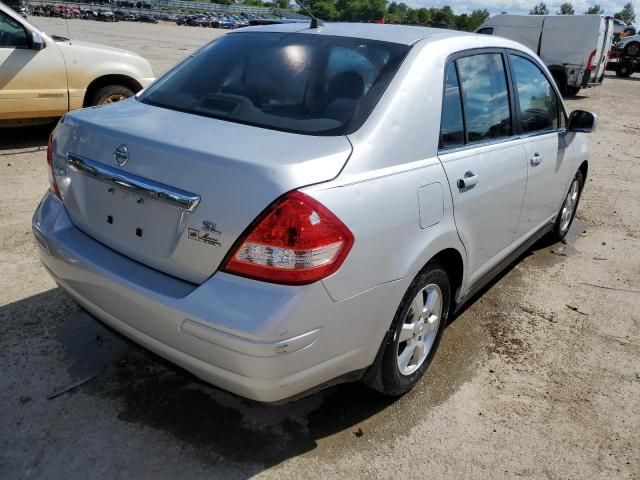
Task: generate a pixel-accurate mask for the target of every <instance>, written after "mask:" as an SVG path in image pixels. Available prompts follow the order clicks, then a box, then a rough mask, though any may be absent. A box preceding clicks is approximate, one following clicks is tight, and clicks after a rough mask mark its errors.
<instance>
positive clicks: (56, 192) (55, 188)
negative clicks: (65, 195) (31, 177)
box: [47, 133, 62, 199]
mask: <svg viewBox="0 0 640 480" xmlns="http://www.w3.org/2000/svg"><path fill="white" fill-rule="evenodd" d="M52 141H53V133H51V135H49V143H48V144H47V165H48V166H49V168H48V169H47V170H48V172H49V190H50V191H51V193H53V194H54V195H55V196H56V197H58V198H59V199H62V196H61V195H60V190H58V184H57V183H56V177H55V176H54V174H53V149H52V148H51V143H52Z"/></svg>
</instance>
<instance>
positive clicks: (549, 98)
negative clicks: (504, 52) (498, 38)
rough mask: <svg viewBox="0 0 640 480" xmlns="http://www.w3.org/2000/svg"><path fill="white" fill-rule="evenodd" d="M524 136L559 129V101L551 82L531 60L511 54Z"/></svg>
mask: <svg viewBox="0 0 640 480" xmlns="http://www.w3.org/2000/svg"><path fill="white" fill-rule="evenodd" d="M510 57H511V67H512V70H513V75H514V78H515V84H516V94H517V96H518V103H519V112H520V128H521V129H522V132H523V133H535V132H544V131H547V130H549V131H553V130H557V129H558V122H559V119H560V111H559V109H560V101H559V99H558V96H557V95H556V92H555V90H554V89H553V86H552V85H551V82H549V80H548V79H547V77H546V76H545V75H544V73H542V70H541V69H540V68H539V67H538V66H537V65H535V64H534V63H533V62H532V61H530V60H528V59H526V58H524V57H521V56H519V55H510Z"/></svg>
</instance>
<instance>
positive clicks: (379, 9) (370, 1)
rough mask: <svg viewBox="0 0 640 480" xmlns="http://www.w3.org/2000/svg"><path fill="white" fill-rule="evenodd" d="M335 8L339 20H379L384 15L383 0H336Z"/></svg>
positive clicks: (385, 6)
mask: <svg viewBox="0 0 640 480" xmlns="http://www.w3.org/2000/svg"><path fill="white" fill-rule="evenodd" d="M336 9H337V11H338V18H339V19H340V20H346V21H355V22H362V21H364V22H367V21H376V20H380V19H381V18H383V17H384V16H385V13H386V11H387V4H386V2H385V0H337V2H336Z"/></svg>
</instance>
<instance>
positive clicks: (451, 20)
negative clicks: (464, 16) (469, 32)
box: [430, 5, 456, 28]
mask: <svg viewBox="0 0 640 480" xmlns="http://www.w3.org/2000/svg"><path fill="white" fill-rule="evenodd" d="M430 14H431V24H432V25H433V26H434V27H446V28H452V27H455V23H456V21H455V14H454V13H453V10H451V7H450V6H448V5H445V6H444V7H442V8H434V9H431V11H430Z"/></svg>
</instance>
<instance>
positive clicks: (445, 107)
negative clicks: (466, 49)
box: [440, 62, 464, 148]
mask: <svg viewBox="0 0 640 480" xmlns="http://www.w3.org/2000/svg"><path fill="white" fill-rule="evenodd" d="M462 145H464V122H463V120H462V99H461V98H460V86H459V84H458V72H456V65H455V63H453V62H452V63H450V64H449V65H448V67H447V72H446V75H445V81H444V96H443V100H442V120H441V121H440V148H453V147H459V146H462Z"/></svg>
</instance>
